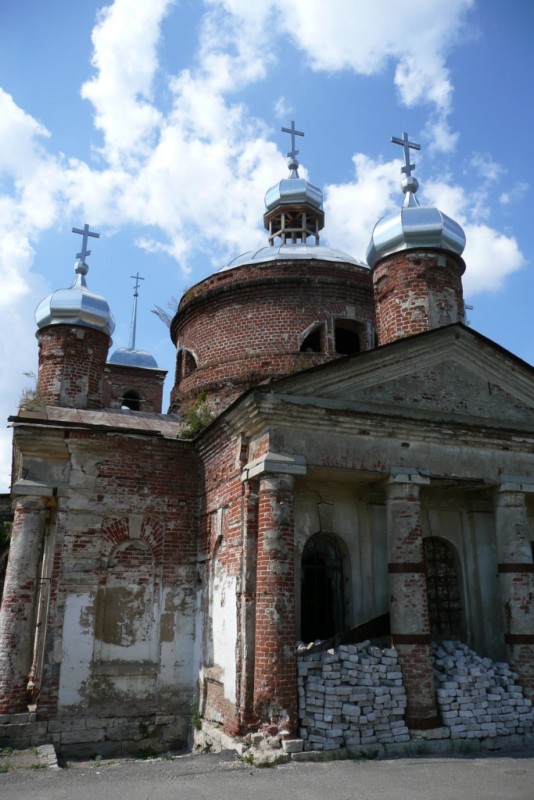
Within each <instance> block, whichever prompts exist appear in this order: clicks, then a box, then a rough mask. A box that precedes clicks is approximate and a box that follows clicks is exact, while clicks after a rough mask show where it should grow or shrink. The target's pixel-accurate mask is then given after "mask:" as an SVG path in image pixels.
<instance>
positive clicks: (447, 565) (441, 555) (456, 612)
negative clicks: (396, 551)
mask: <svg viewBox="0 0 534 800" xmlns="http://www.w3.org/2000/svg"><path fill="white" fill-rule="evenodd" d="M423 546H424V556H425V572H426V588H427V596H428V614H429V617H430V633H431V635H432V637H433V638H437V639H447V638H451V637H452V638H462V634H463V627H464V626H463V609H462V604H461V599H460V581H459V576H458V572H459V570H458V558H457V556H456V551H455V549H454V547H453V546H452V545H451V544H449V542H447V541H445V539H439V538H438V537H435V536H431V537H429V538H428V539H425V540H424V545H423Z"/></svg>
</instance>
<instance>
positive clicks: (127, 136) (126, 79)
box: [81, 0, 172, 165]
mask: <svg viewBox="0 0 534 800" xmlns="http://www.w3.org/2000/svg"><path fill="white" fill-rule="evenodd" d="M171 4H172V0H150V2H149V3H135V4H132V2H131V0H115V2H114V3H113V4H112V5H110V6H106V7H105V8H103V9H102V10H101V11H100V12H99V15H98V22H97V25H96V26H95V28H94V29H93V35H92V40H93V46H94V52H93V59H92V63H93V66H94V67H95V69H96V71H97V74H96V75H95V77H93V78H92V79H91V80H90V81H87V82H86V83H84V85H83V86H82V89H81V93H82V97H84V98H85V99H87V100H90V101H91V103H92V104H93V106H94V108H95V112H96V115H95V125H96V127H97V128H98V129H100V130H101V131H102V133H103V135H104V147H103V154H104V155H105V158H106V159H107V160H108V161H109V162H110V163H112V164H117V165H119V164H121V163H122V162H123V161H124V160H125V159H126V161H127V162H131V160H132V159H135V158H137V157H139V156H140V155H144V154H146V153H147V152H148V151H149V149H150V147H151V145H152V144H153V142H154V138H155V135H156V132H157V128H158V125H159V124H160V120H161V114H160V112H159V111H158V110H157V108H156V107H155V106H154V105H153V103H152V100H153V94H152V93H153V82H154V76H155V73H156V70H157V67H158V61H157V49H156V48H157V44H158V40H159V36H160V26H161V22H162V20H163V18H164V17H165V14H166V13H167V12H168V10H169V7H170V6H171Z"/></svg>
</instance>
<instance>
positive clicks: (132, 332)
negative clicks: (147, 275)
mask: <svg viewBox="0 0 534 800" xmlns="http://www.w3.org/2000/svg"><path fill="white" fill-rule="evenodd" d="M130 278H132V279H133V280H134V281H135V286H134V294H133V305H132V324H131V327H130V342H129V344H128V350H135V332H136V328H137V298H138V297H139V286H140V284H139V281H144V278H142V277H141V275H140V274H139V273H137V275H130Z"/></svg>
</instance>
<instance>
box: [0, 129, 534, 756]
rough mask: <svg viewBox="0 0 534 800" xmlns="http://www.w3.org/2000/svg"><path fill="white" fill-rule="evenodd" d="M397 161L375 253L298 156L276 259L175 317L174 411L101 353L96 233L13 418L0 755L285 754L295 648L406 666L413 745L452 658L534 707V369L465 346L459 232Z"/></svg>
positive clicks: (54, 308) (268, 219) (223, 274)
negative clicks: (345, 231) (399, 174)
mask: <svg viewBox="0 0 534 800" xmlns="http://www.w3.org/2000/svg"><path fill="white" fill-rule="evenodd" d="M294 133H296V132H295V131H294V127H293V134H294ZM399 143H400V144H402V145H403V148H404V152H405V161H406V165H405V167H404V168H403V174H404V177H403V192H404V204H403V205H402V207H401V208H398V209H396V210H394V211H393V212H392V213H391V214H389V215H388V216H386V217H384V218H383V219H381V220H380V221H378V222H377V224H376V226H375V228H374V230H373V231H370V232H369V233H370V244H369V248H368V251H367V261H366V262H364V261H359V260H358V259H356V258H354V257H352V256H350V255H347V254H346V253H343V252H340V251H337V250H333V249H331V248H329V247H325V246H323V245H322V244H321V243H320V232H321V230H322V228H323V224H324V212H323V198H322V193H321V191H320V189H318V188H317V187H316V186H314V185H313V184H311V183H310V182H309V181H307V180H304V179H303V178H301V177H300V176H299V173H298V162H297V161H296V152H295V148H294V142H293V148H292V152H291V153H290V154H289V155H290V160H289V169H290V172H289V177H288V178H287V179H283V180H281V181H280V182H279V183H277V184H276V185H275V186H273V187H272V188H271V189H269V191H268V192H267V194H266V201H265V202H266V211H265V215H264V222H265V227H266V229H267V231H268V244H267V245H266V246H265V247H263V248H261V249H260V250H258V251H256V252H250V253H245V254H244V255H241V256H240V257H238V258H236V259H235V260H234V261H233V262H231V263H230V264H229V265H228V266H226V267H224V268H223V269H221V270H220V271H218V272H216V273H214V274H213V275H210V276H209V277H207V278H205V279H204V280H202V281H200V282H199V283H197V284H196V285H195V286H193V287H192V288H190V289H189V290H188V291H186V293H185V294H184V296H183V297H182V299H181V302H180V304H179V307H178V310H177V312H176V315H175V317H174V319H173V320H172V324H171V329H170V332H171V338H172V342H173V345H174V346H175V348H176V373H175V379H174V387H173V389H172V392H171V407H170V410H169V413H163V412H162V395H163V381H164V377H165V372H164V371H162V370H161V369H159V368H158V366H157V364H156V362H155V360H154V359H153V358H152V356H150V355H149V354H148V353H145V352H143V351H141V350H139V349H136V348H135V342H132V341H131V342H130V347H128V348H121V349H119V350H116V351H115V352H114V353H113V354H112V355H111V357H110V358H109V360H108V351H109V347H110V344H111V334H112V331H113V325H114V322H113V317H112V314H111V312H110V309H109V307H108V304H107V302H106V301H105V300H104V299H103V298H102V297H99V296H97V295H95V294H93V293H92V292H91V291H90V289H89V288H88V286H87V282H86V274H87V271H88V267H87V264H86V263H85V258H86V255H87V237H88V236H90V235H91V232H90V231H89V228H88V226H86V227H85V228H84V229H83V230H82V231H80V232H81V233H82V234H83V246H82V252H81V253H80V254H79V258H78V260H77V262H76V265H75V272H76V279H75V281H74V283H73V285H72V286H71V287H70V288H69V289H63V290H59V291H56V292H54V293H53V294H52V295H50V296H49V297H47V298H45V299H44V300H43V302H42V303H41V304H40V305H39V307H38V308H37V311H36V322H37V339H38V346H39V369H38V378H37V391H36V394H35V397H34V398H32V401H31V402H30V403H27V404H26V406H24V405H23V406H22V407H21V409H20V410H19V412H18V413H17V415H16V416H14V417H12V418H11V422H12V425H13V433H14V473H13V485H12V497H13V511H14V523H13V530H12V539H11V547H10V553H9V561H8V566H7V573H6V579H5V587H4V596H3V605H2V609H1V614H0V742H2V741H7V740H8V739H9V740H10V741H12V742H13V741H14V742H17V741H22V740H24V741H26V740H28V741H31V742H32V743H34V742H37V741H53V742H55V743H56V744H57V745H58V746H59V747H60V748H61V749H62V750H63V751H64V752H68V751H69V748H71V749H72V750H73V751H77V752H79V751H80V748H82V749H83V748H86V749H87V750H91V751H92V752H93V751H94V752H97V751H98V752H104V753H107V752H121V751H122V752H125V751H127V750H128V749H130V750H131V749H135V748H136V747H139V745H140V743H143V742H146V741H150V742H155V741H157V742H161V743H162V746H164V745H165V746H168V745H173V746H177V745H179V744H183V743H185V742H186V741H187V740H188V738H189V737H190V734H191V729H192V727H193V726H194V724H199V722H198V721H199V720H204V721H205V722H206V724H208V723H209V724H211V725H213V726H218V727H219V728H220V729H221V730H222V731H223V732H224V733H226V734H227V735H228V736H230V737H236V736H241V735H244V734H246V733H247V732H250V731H257V732H258V731H259V732H260V733H261V732H265V733H268V734H270V735H276V734H280V735H281V736H284V737H286V738H289V739H291V738H292V737H297V736H298V735H299V731H300V729H301V724H300V722H299V711H298V694H297V650H296V642H297V641H299V640H300V641H305V642H310V641H315V640H327V641H329V642H334V643H339V642H342V641H343V637H347V636H348V635H349V634H350V636H351V637H352V638H350V641H352V642H357V641H359V638H358V637H359V636H360V638H365V639H367V638H371V639H373V637H376V640H377V641H379V642H381V643H382V644H385V645H386V646H388V647H390V648H391V649H392V650H394V651H395V652H396V657H398V663H399V665H400V670H401V672H402V684H403V687H404V691H405V695H406V709H405V714H404V722H405V724H406V726H407V728H408V730H409V731H410V732H415V731H420V730H432V729H434V728H438V727H439V726H441V725H442V720H441V719H440V712H439V709H438V706H437V701H436V693H435V688H434V678H433V663H432V651H431V642H432V641H439V640H443V639H447V640H454V641H459V642H463V643H465V644H466V645H467V646H468V647H469V648H470V649H471V650H473V651H475V652H476V653H478V654H480V655H481V656H484V657H487V658H489V659H493V660H495V661H497V662H501V661H505V660H506V661H508V662H509V663H510V664H511V666H512V669H513V670H515V673H516V675H517V680H518V683H519V685H520V686H521V690H522V691H523V693H524V695H525V696H526V697H532V695H533V694H534V565H533V555H532V540H533V539H534V523H533V517H534V446H533V445H534V425H533V412H534V370H533V369H532V367H530V366H529V365H528V364H526V363H524V362H523V361H521V360H520V359H518V358H516V357H515V356H514V355H512V354H511V353H509V352H507V351H506V350H504V349H503V348H502V347H500V346H499V345H497V344H495V343H494V342H492V341H489V340H488V339H487V338H485V337H484V336H481V335H480V334H478V333H476V332H475V331H474V330H472V329H471V328H468V327H466V324H465V311H464V301H463V294H462V274H463V272H464V269H465V264H464V261H463V259H462V251H463V248H464V244H465V239H464V234H463V231H462V229H461V228H460V226H459V225H458V224H457V223H456V222H454V221H453V220H452V219H450V218H449V217H447V216H446V215H445V214H443V213H442V212H440V211H439V210H438V209H437V208H433V207H425V206H421V205H420V203H419V201H418V199H417V194H416V192H417V188H418V184H417V180H416V179H415V177H414V176H413V174H412V170H413V165H412V164H410V158H409V148H410V147H412V146H413V145H412V143H411V142H409V141H408V137H407V136H406V134H405V135H404V138H403V139H402V140H399ZM2 736H3V737H4V738H3V739H2ZM17 737H19V738H18V739H17ZM121 748H122V750H121Z"/></svg>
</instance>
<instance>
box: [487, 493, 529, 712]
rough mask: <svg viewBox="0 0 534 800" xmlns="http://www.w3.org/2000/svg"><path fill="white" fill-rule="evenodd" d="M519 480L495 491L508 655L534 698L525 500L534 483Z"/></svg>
mask: <svg viewBox="0 0 534 800" xmlns="http://www.w3.org/2000/svg"><path fill="white" fill-rule="evenodd" d="M519 481H520V479H518V482H517V483H511V482H510V483H508V482H507V483H503V484H502V485H501V487H500V489H499V490H498V491H497V492H496V493H495V530H496V536H497V561H498V573H499V585H500V592H501V603H502V609H503V616H504V640H505V643H506V649H507V654H508V659H509V661H510V663H511V664H512V666H513V669H514V670H515V671H516V672H517V673H518V675H519V681H520V683H521V685H522V687H523V688H524V690H525V692H526V694H527V695H528V696H529V697H530V698H531V699H534V564H533V563H532V545H531V542H530V533H529V527H528V518H527V509H526V504H525V491H534V484H521V483H519Z"/></svg>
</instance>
